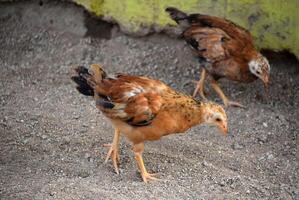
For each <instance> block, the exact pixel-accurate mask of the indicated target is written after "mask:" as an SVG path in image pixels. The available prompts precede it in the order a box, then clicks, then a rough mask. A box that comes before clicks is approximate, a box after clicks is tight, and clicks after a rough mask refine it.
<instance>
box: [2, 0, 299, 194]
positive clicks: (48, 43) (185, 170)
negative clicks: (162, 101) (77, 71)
mask: <svg viewBox="0 0 299 200" xmlns="http://www.w3.org/2000/svg"><path fill="white" fill-rule="evenodd" d="M96 27H97V28H96ZM0 47H1V48H0V66H1V74H0V84H1V87H0V92H1V96H0V104H1V107H0V112H1V118H0V134H1V138H0V169H1V172H0V199H63V200H67V199H124V200H126V199H128V200H133V199H138V200H139V199H286V200H288V199H299V188H298V185H299V176H298V170H299V168H298V167H299V150H298V135H299V133H298V127H299V124H298V122H299V120H298V119H299V112H298V104H299V102H298V99H299V92H298V90H299V84H298V83H299V66H298V63H297V62H294V61H293V60H292V59H289V58H286V57H282V58H281V57H278V56H274V57H273V58H272V59H271V60H270V63H271V66H272V72H271V73H272V85H271V90H270V91H271V96H270V99H269V100H267V101H266V100H264V98H263V95H262V93H263V88H262V84H261V82H259V81H257V82H255V83H253V84H250V85H242V84H238V85H237V84H234V83H233V82H229V81H226V80H223V81H221V85H222V87H223V88H224V90H225V91H226V93H227V94H228V95H229V96H230V97H232V99H234V100H237V101H240V102H242V103H243V104H245V105H247V109H245V110H244V109H238V108H228V109H227V113H228V117H229V128H230V133H229V135H228V136H227V137H224V136H222V135H221V134H219V133H218V131H217V129H216V128H212V127H208V126H197V127H194V128H192V129H190V130H189V131H188V132H187V133H186V134H184V135H183V134H179V135H171V136H168V137H165V138H163V139H162V140H160V141H156V142H148V143H146V149H145V153H144V159H145V164H146V167H147V168H148V169H149V171H152V172H157V173H159V177H160V178H161V179H162V180H161V181H158V182H151V183H149V184H144V183H143V182H141V177H140V175H139V173H138V172H137V168H136V164H135V161H134V158H133V153H132V151H131V146H130V143H129V142H128V141H126V140H125V139H122V141H121V152H120V153H121V155H120V156H121V165H120V169H121V173H120V175H117V174H115V173H114V171H113V167H112V164H111V162H109V163H108V164H104V163H103V161H104V157H105V155H106V153H107V149H105V148H104V147H102V144H104V143H109V142H110V141H111V140H112V137H113V129H112V127H111V125H110V124H109V123H108V122H107V120H106V119H105V118H104V117H103V115H102V114H100V113H99V112H98V111H97V110H96V109H95V106H94V102H92V101H91V99H89V98H87V97H84V96H82V95H80V94H79V93H78V92H77V91H76V90H75V89H74V88H75V87H74V84H73V83H71V81H70V78H69V77H70V71H71V70H70V69H71V67H72V66H76V65H86V66H87V65H89V64H91V63H102V64H103V66H105V68H106V70H107V71H108V72H111V73H114V72H126V73H131V74H138V75H147V76H150V77H152V78H157V79H160V80H163V81H164V82H166V83H167V84H170V85H171V86H172V87H174V88H176V89H178V90H181V91H184V92H186V93H191V92H192V91H193V89H194V85H192V84H191V83H190V80H193V79H198V76H199V67H198V64H197V63H196V60H195V59H194V58H193V57H192V56H191V55H190V52H189V50H188V48H187V46H186V45H185V44H184V42H183V41H181V40H179V39H176V38H171V37H169V36H167V35H163V34H160V35H152V36H148V37H143V38H133V37H130V36H126V35H124V34H122V33H120V32H119V31H118V28H117V27H115V26H112V25H109V24H106V23H104V22H96V21H95V20H94V19H92V18H90V17H88V16H87V15H86V13H84V11H83V9H81V8H79V7H77V6H74V5H72V4H68V3H58V2H56V3H55V2H54V3H53V2H52V3H44V4H42V5H41V3H38V2H37V3H31V2H20V3H5V4H4V3H2V4H0ZM210 92H211V95H210V98H211V99H215V100H216V101H218V102H220V101H219V99H217V97H216V95H215V94H214V93H213V92H212V91H211V90H210Z"/></svg>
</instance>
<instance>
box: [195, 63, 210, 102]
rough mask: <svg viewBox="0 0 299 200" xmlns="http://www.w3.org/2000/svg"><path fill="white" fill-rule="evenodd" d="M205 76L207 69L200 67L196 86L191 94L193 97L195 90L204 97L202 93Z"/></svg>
mask: <svg viewBox="0 0 299 200" xmlns="http://www.w3.org/2000/svg"><path fill="white" fill-rule="evenodd" d="M206 76H207V71H206V69H205V68H202V70H201V73H200V79H199V81H198V82H197V85H196V88H195V90H194V92H193V95H192V96H193V97H195V96H196V94H197V92H198V91H199V94H200V96H201V98H203V99H206V97H205V94H204V83H205V79H206Z"/></svg>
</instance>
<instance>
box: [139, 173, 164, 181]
mask: <svg viewBox="0 0 299 200" xmlns="http://www.w3.org/2000/svg"><path fill="white" fill-rule="evenodd" d="M156 175H158V174H157V173H154V174H150V173H147V172H145V173H143V174H141V176H142V180H143V181H144V182H145V183H148V181H159V180H161V179H159V178H156V177H155V176H156Z"/></svg>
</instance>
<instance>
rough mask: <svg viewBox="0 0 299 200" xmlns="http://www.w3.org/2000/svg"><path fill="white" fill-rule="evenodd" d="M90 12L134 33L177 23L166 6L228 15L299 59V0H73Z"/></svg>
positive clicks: (268, 45) (260, 42)
mask: <svg viewBox="0 0 299 200" xmlns="http://www.w3.org/2000/svg"><path fill="white" fill-rule="evenodd" d="M74 1H75V2H77V3H78V4H80V5H83V6H84V7H85V8H86V9H87V10H89V11H90V12H92V13H94V14H96V15H98V16H102V17H103V18H104V19H106V20H108V21H115V22H117V23H119V24H120V26H121V28H122V30H124V31H126V32H131V33H142V34H145V33H148V32H151V31H160V30H163V29H164V28H166V27H169V25H175V24H174V22H173V21H172V20H171V19H170V18H169V16H168V15H167V13H165V12H164V9H165V8H166V7H168V6H175V7H178V8H180V9H182V10H184V11H186V12H188V13H191V12H201V13H205V14H210V15H216V16H219V17H226V18H228V19H230V20H232V21H234V22H236V23H238V24H240V25H242V26H244V27H246V28H248V29H249V30H250V32H251V33H252V34H253V36H254V38H255V41H256V44H257V46H258V47H259V48H264V49H272V50H275V51H280V50H289V51H290V52H292V53H294V54H295V55H296V56H297V57H298V58H299V45H297V44H298V43H299V12H297V10H296V8H299V1H298V0H262V1H261V0H186V1H181V0H74Z"/></svg>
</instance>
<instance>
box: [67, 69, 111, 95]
mask: <svg viewBox="0 0 299 200" xmlns="http://www.w3.org/2000/svg"><path fill="white" fill-rule="evenodd" d="M91 70H92V73H89V71H88V69H87V68H85V67H82V66H79V67H76V68H75V72H76V75H74V76H72V77H71V79H72V80H73V81H74V82H75V83H76V84H77V87H76V88H77V90H78V91H79V92H80V93H81V94H83V95H86V96H94V87H95V85H96V84H100V82H101V81H102V79H103V78H105V77H106V76H107V75H106V72H105V71H104V70H103V69H102V67H101V66H100V65H97V64H93V65H91Z"/></svg>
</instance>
